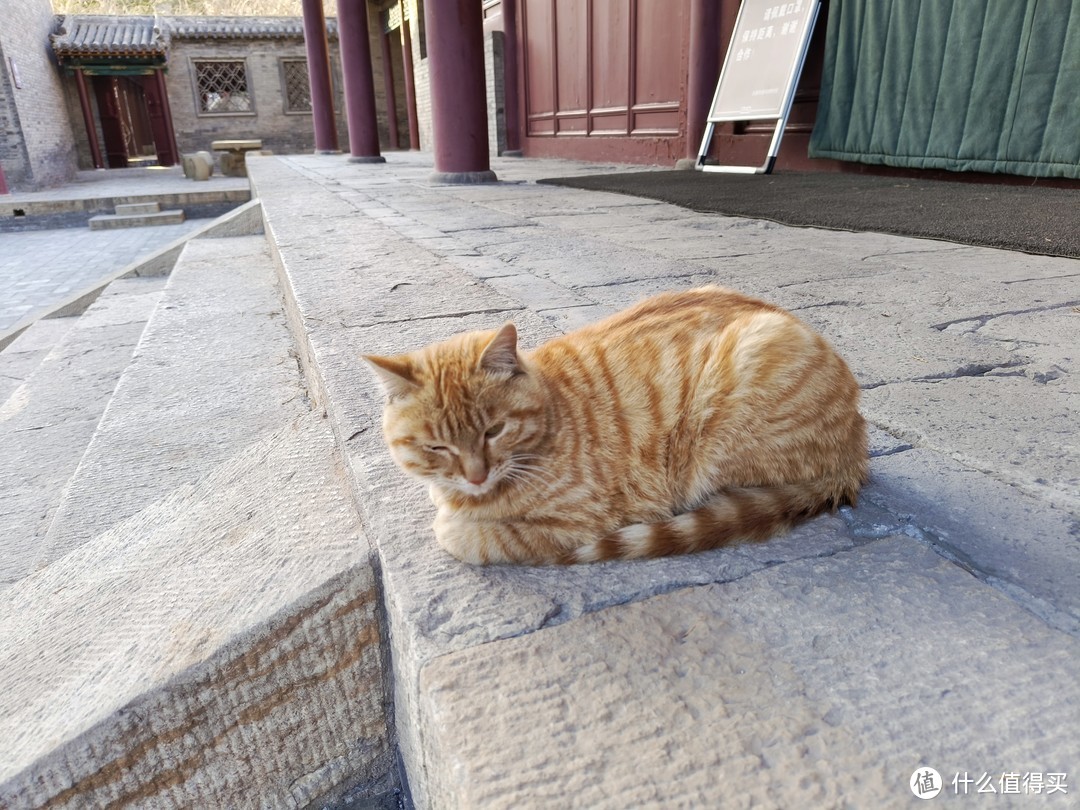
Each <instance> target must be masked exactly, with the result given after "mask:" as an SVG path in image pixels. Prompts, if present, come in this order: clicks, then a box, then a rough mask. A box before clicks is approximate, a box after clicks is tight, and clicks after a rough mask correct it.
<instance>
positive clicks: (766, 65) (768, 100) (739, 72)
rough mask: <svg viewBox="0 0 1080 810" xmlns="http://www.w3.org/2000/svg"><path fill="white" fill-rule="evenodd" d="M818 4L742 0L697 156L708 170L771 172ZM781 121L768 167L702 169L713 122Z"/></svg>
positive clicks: (809, 0) (817, 1) (799, 0)
mask: <svg viewBox="0 0 1080 810" xmlns="http://www.w3.org/2000/svg"><path fill="white" fill-rule="evenodd" d="M820 6H821V3H820V0H792V2H787V3H777V2H775V0H743V3H742V7H741V8H740V9H739V16H738V18H737V19H736V21H735V31H734V32H733V34H732V36H731V43H730V44H729V45H728V51H727V56H725V57H724V65H723V68H722V69H721V70H720V80H719V81H718V82H717V85H716V94H715V95H714V96H713V103H712V107H711V108H710V109H709V118H708V126H707V127H706V129H705V138H704V140H703V142H702V144H701V151H700V152H699V155H698V167H699V168H702V169H704V170H705V171H747V172H755V171H756V172H759V173H760V172H762V171H765V172H767V171H769V170H770V169H771V168H772V162H773V160H775V158H776V153H777V152H778V151H779V148H780V134H781V133H782V131H783V128H784V124H785V123H786V122H787V117H788V113H789V112H790V111H791V101H792V99H793V98H794V96H795V86H796V85H797V84H798V83H799V74H800V73H801V72H802V65H803V61H804V60H805V59H806V50H807V48H808V47H809V45H810V35H811V34H812V33H813V31H814V22H815V21H816V20H817V15H818V10H819V8H820ZM772 119H776V120H777V121H778V124H777V129H776V134H775V135H774V137H773V143H772V145H771V146H770V152H769V159H768V161H767V163H766V165H765V166H762V167H760V168H753V167H739V166H731V167H717V166H704V165H703V162H704V155H705V153H706V152H707V151H708V146H709V141H710V140H711V139H712V132H713V124H715V123H718V122H721V121H761V120H772Z"/></svg>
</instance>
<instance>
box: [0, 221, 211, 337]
mask: <svg viewBox="0 0 1080 810" xmlns="http://www.w3.org/2000/svg"><path fill="white" fill-rule="evenodd" d="M208 221H209V220H206V219H189V220H187V221H186V222H184V223H182V224H180V225H160V226H153V227H148V228H128V229H123V230H114V231H91V230H89V229H88V228H65V229H63V230H50V231H22V232H7V233H5V232H0V331H3V330H4V329H7V328H8V327H11V326H14V325H15V324H16V323H18V322H19V321H20V320H22V319H23V318H24V317H26V316H27V315H30V314H33V313H38V312H46V311H48V310H49V308H50V306H52V305H55V304H58V303H60V302H61V301H62V300H63V299H64V298H66V297H67V296H68V295H70V294H71V293H73V292H75V291H77V290H80V289H82V288H84V287H88V286H90V285H91V284H93V283H94V282H95V281H97V280H98V279H101V278H104V277H105V276H107V275H108V274H109V273H111V272H113V271H114V270H119V269H120V268H121V267H124V266H125V265H128V264H130V263H131V262H133V261H135V260H136V259H138V258H140V257H142V256H146V255H148V254H150V253H152V252H153V251H155V250H157V249H158V248H160V247H163V246H164V245H167V244H169V243H170V242H172V241H173V240H175V239H179V238H180V237H182V236H183V235H184V234H186V233H190V232H191V231H193V230H195V229H196V228H198V227H200V226H202V225H205V224H206V223H207V222H208Z"/></svg>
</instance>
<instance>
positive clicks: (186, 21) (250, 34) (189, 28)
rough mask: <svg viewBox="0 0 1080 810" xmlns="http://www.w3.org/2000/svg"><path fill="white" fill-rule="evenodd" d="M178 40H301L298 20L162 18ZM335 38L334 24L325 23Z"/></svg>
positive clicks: (335, 28)
mask: <svg viewBox="0 0 1080 810" xmlns="http://www.w3.org/2000/svg"><path fill="white" fill-rule="evenodd" d="M162 20H163V22H164V23H165V24H166V25H167V26H168V28H169V30H170V32H171V33H172V35H173V36H174V37H176V38H177V39H291V38H302V37H303V36H304V22H303V19H302V18H300V17H163V18H162ZM326 28H327V32H328V33H329V34H330V35H331V36H336V35H337V20H335V19H333V18H331V19H328V20H327V21H326Z"/></svg>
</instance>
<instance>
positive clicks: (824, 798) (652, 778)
mask: <svg viewBox="0 0 1080 810" xmlns="http://www.w3.org/2000/svg"><path fill="white" fill-rule="evenodd" d="M1078 658H1080V641H1078V640H1077V639H1076V638H1074V637H1073V636H1070V635H1068V634H1066V633H1062V632H1060V631H1057V630H1054V629H1052V628H1050V627H1049V626H1047V625H1046V624H1045V623H1044V622H1042V621H1040V620H1039V619H1038V618H1036V617H1035V616H1033V615H1032V614H1031V613H1029V612H1027V611H1025V610H1023V609H1022V608H1020V607H1018V606H1017V605H1016V603H1015V602H1013V601H1012V600H1011V599H1009V598H1008V597H1007V596H1005V595H1003V594H1002V593H1000V592H999V591H998V590H996V589H994V588H992V587H990V586H988V585H986V584H984V583H981V582H979V581H978V580H976V579H975V578H974V577H971V576H969V575H968V574H967V573H966V572H964V571H963V570H961V569H960V568H959V567H958V566H956V565H953V564H952V563H950V562H948V561H946V560H944V559H942V558H941V557H939V556H937V555H936V554H934V553H933V552H932V551H930V550H929V549H928V548H926V547H925V546H924V545H922V544H921V543H919V542H917V541H915V540H912V539H911V538H906V537H889V538H884V539H882V540H880V541H876V542H872V543H869V544H867V545H863V546H860V547H857V548H854V549H851V550H847V551H842V552H839V553H837V554H835V555H831V556H828V557H824V558H820V559H807V560H800V561H793V562H789V563H786V564H784V565H778V566H775V567H772V568H769V569H767V570H763V571H759V572H757V573H754V574H751V575H749V576H747V577H745V578H743V579H741V580H739V581H737V582H730V583H726V584H715V585H709V586H706V587H702V588H693V589H687V590H682V591H679V592H676V593H670V594H665V595H660V596H656V597H654V598H652V599H649V600H646V601H644V602H640V603H638V604H634V605H628V606H621V607H618V608H611V609H608V610H604V611H601V612H598V613H593V614H591V615H588V616H584V617H582V618H580V619H576V620H574V621H571V622H569V623H566V624H563V625H560V626H559V627H557V628H554V629H548V630H541V631H540V632H536V633H531V634H528V635H524V636H520V637H518V638H513V639H507V640H504V641H501V642H499V643H497V644H483V645H478V646H475V647H471V648H469V649H467V650H462V651H460V652H457V653H452V654H450V655H447V656H444V657H442V658H440V659H438V660H437V661H433V662H432V663H431V664H430V665H429V666H428V667H427V668H426V669H425V671H424V673H423V678H422V683H423V687H424V692H425V698H426V707H427V710H428V712H429V714H428V723H427V724H426V725H425V727H424V728H422V729H421V733H422V736H423V739H424V740H425V742H426V745H427V754H428V757H427V762H428V763H429V769H428V770H427V771H426V772H425V774H424V776H425V792H426V794H427V805H428V806H430V807H438V808H458V807H460V808H467V807H485V808H510V807H520V806H522V805H524V804H528V805H529V806H532V807H560V806H567V803H568V802H567V797H571V796H572V797H573V799H572V801H571V802H569V803H570V804H573V805H575V806H581V807H612V808H614V807H727V806H740V807H741V806H745V807H753V806H763V807H909V806H915V805H916V804H918V801H917V798H918V796H917V794H916V793H915V790H913V777H914V775H915V774H916V773H924V774H925V773H926V769H927V768H933V769H935V770H936V771H937V772H938V773H939V774H940V777H941V778H940V779H934V784H933V786H934V787H936V788H939V789H941V788H943V790H942V792H943V793H944V794H945V795H944V796H943V797H942V798H946V797H949V798H955V795H956V794H960V795H963V794H965V793H966V794H967V795H968V796H969V797H971V796H972V795H974V794H975V793H976V791H977V786H976V784H975V781H976V780H982V779H983V778H984V775H986V776H987V777H988V781H989V782H990V784H991V785H992V786H993V789H994V792H995V793H1001V792H1003V787H1004V786H1005V785H1007V784H1008V780H1007V779H1006V775H1007V774H1015V776H1014V777H1013V779H1014V780H1015V783H1016V790H1015V792H1016V793H1018V794H1019V793H1020V792H1021V790H1025V791H1026V784H1027V781H1028V777H1027V776H1026V775H1028V774H1037V776H1038V779H1039V780H1040V781H1042V782H1044V783H1048V782H1049V774H1061V775H1065V780H1064V781H1066V782H1068V786H1067V788H1068V791H1070V792H1071V791H1072V790H1074V789H1075V786H1074V785H1073V784H1072V781H1074V780H1075V774H1074V773H1071V772H1070V770H1071V765H1070V763H1073V762H1076V761H1077V758H1078V757H1080V736H1078V735H1077V734H1076V721H1077V719H1078V717H1077V709H1076V707H1077V706H1078V705H1080V680H1078V679H1077V678H1076V669H1075V667H1076V661H1077V660H1078ZM538 730H543V731H542V733H541V734H539V735H538V734H537V731H538ZM1068 776H1072V777H1073V780H1069V779H1068ZM1060 778H1061V777H1060V776H1059V777H1058V779H1060ZM965 779H967V780H970V781H968V782H966V783H965V781H964V780H965ZM914 785H915V787H924V786H925V784H924V781H923V780H919V781H918V782H914ZM925 798H928V797H925ZM997 798H999V799H1002V801H1003V802H1004V803H1005V804H1007V805H1008V806H1020V805H1021V804H1022V803H1023V801H1022V800H1023V799H1028V798H1031V799H1033V798H1034V797H1029V796H1017V797H1016V798H1015V801H1016V804H1015V805H1012V804H1008V800H1007V799H1004V797H1001V796H998V797H997ZM1059 799H1064V802H1063V806H1064V804H1068V802H1069V799H1070V797H1068V796H1067V795H1061V796H1059ZM1047 800H1048V801H1053V798H1052V797H1048V799H1047ZM1033 803H1034V802H1033ZM1025 806H1026V804H1025Z"/></svg>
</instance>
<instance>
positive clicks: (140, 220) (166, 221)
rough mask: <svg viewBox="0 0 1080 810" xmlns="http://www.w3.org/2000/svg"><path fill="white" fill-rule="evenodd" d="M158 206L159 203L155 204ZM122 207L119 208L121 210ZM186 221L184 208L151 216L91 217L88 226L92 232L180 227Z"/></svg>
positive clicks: (119, 215) (99, 215) (117, 215)
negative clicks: (167, 226)
mask: <svg viewBox="0 0 1080 810" xmlns="http://www.w3.org/2000/svg"><path fill="white" fill-rule="evenodd" d="M154 205H157V203H154ZM120 207H121V206H117V208H120ZM183 221H184V211H183V209H182V208H177V209H173V210H170V211H158V212H156V213H149V214H120V213H117V214H98V215H97V216H95V217H90V219H89V220H88V224H89V225H90V230H92V231H99V230H103V229H105V228H140V227H144V226H147V225H179V224H180V223H181V222H183Z"/></svg>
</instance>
